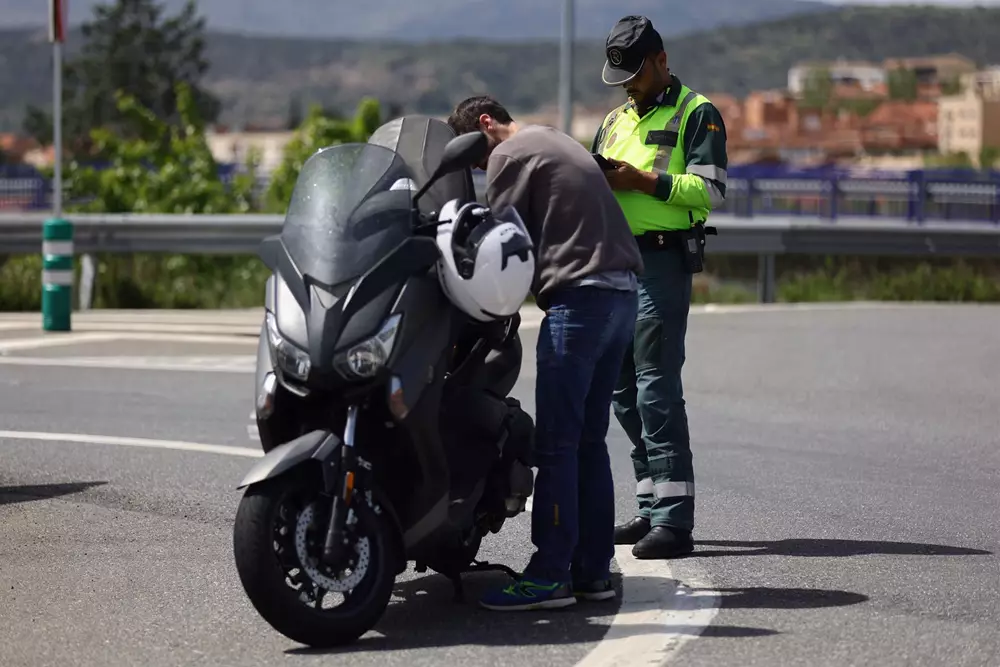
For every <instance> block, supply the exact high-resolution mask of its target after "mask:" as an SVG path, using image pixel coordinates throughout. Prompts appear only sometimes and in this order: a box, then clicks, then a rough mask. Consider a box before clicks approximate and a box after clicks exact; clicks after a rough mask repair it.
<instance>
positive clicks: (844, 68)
mask: <svg viewBox="0 0 1000 667" xmlns="http://www.w3.org/2000/svg"><path fill="white" fill-rule="evenodd" d="M817 70H822V71H827V72H829V74H830V82H831V83H833V84H834V85H843V86H847V87H858V88H860V89H861V90H873V89H875V88H877V87H878V86H880V85H885V82H886V74H885V68H883V67H882V66H881V65H879V64H876V63H870V62H866V61H851V60H845V59H840V60H834V61H832V62H822V61H812V62H804V63H798V64H797V65H795V66H794V67H792V68H791V69H790V70H788V91H789V92H790V93H792V94H793V95H795V96H796V97H798V96H800V95H802V93H803V92H804V91H805V88H806V84H807V83H808V81H809V76H810V74H811V73H812V72H814V71H817Z"/></svg>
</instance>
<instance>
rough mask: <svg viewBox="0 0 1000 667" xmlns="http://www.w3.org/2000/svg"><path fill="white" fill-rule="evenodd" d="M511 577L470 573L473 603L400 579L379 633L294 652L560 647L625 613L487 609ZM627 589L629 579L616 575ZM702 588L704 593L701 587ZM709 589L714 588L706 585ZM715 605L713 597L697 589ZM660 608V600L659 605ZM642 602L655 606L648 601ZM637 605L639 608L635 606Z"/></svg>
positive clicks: (441, 582)
mask: <svg viewBox="0 0 1000 667" xmlns="http://www.w3.org/2000/svg"><path fill="white" fill-rule="evenodd" d="M664 581H665V580H664V579H662V578H657V577H631V578H629V582H630V585H631V586H633V587H638V588H639V589H645V588H647V587H648V588H649V589H650V590H652V589H653V588H654V587H661V588H662V586H663V583H664ZM502 582H503V577H501V576H495V575H492V574H489V575H479V576H469V577H467V578H466V602H464V603H459V602H456V601H455V600H454V598H453V594H452V588H451V584H450V583H449V582H448V580H447V579H445V578H443V577H440V576H427V577H423V578H420V579H417V580H411V581H405V582H400V583H398V584H397V585H396V589H395V592H394V600H393V602H392V603H391V604H390V606H389V608H388V609H387V610H386V613H385V615H384V616H383V617H382V620H381V622H380V623H379V624H378V626H377V627H376V628H375V631H374V632H373V633H369V635H367V636H365V637H363V638H362V639H360V640H359V641H358V642H356V643H355V644H353V645H350V646H346V647H343V648H340V649H332V650H321V649H310V648H306V647H300V648H294V649H289V650H288V651H286V653H288V654H290V655H314V654H349V653H357V652H366V651H400V650H414V649H422V648H443V647H454V646H511V647H518V646H559V645H571V644H588V643H597V642H599V641H601V640H602V639H603V638H604V636H605V635H606V634H607V631H608V627H609V626H610V624H611V622H612V621H613V619H614V617H615V615H616V614H617V613H618V609H619V602H607V603H584V602H581V603H579V604H577V605H575V606H573V607H570V608H568V609H564V610H558V611H551V612H546V611H539V612H530V613H523V614H521V613H519V614H514V613H511V614H501V613H496V612H489V611H486V610H484V609H481V608H480V607H479V606H478V605H477V604H476V600H477V599H478V597H479V596H480V595H481V594H482V593H483V592H485V590H486V589H487V587H488V586H491V585H496V584H499V583H502ZM615 584H616V587H617V589H618V591H619V594H620V593H621V578H620V576H619V577H617V578H616V582H615ZM714 590H715V592H717V593H719V594H721V596H722V598H721V600H720V605H721V607H722V608H724V609H816V608H821V607H842V606H847V605H854V604H860V603H863V602H866V601H867V600H868V597H867V596H865V595H861V594H859V593H850V592H847V591H833V590H821V589H800V588H787V589H784V588H725V589H714ZM692 592H693V593H695V594H697V593H700V592H702V591H700V590H699V589H693V591H692ZM705 592H707V591H705ZM690 600H691V601H689V602H688V608H689V609H690V605H691V604H692V601H693V604H695V605H696V606H697V605H698V602H697V601H698V600H705V601H706V604H709V600H710V598H705V597H700V596H698V595H695V596H694V597H692V598H691V599H690ZM654 606H655V605H654ZM638 607H639V608H643V609H645V608H648V607H649V605H648V604H646V603H645V602H640V603H639V604H638ZM630 611H633V610H632V609H630ZM622 629H623V630H624V631H626V632H627V633H628V634H629V636H637V635H642V634H649V633H661V634H663V633H671V634H678V635H691V636H695V635H700V636H701V637H703V638H709V639H712V638H714V639H734V638H750V637H767V636H771V635H777V634H779V633H778V631H777V630H772V629H768V628H756V627H739V626H731V625H710V626H709V627H707V628H704V627H698V626H691V625H680V624H674V625H671V624H656V623H647V624H643V623H635V622H634V621H629V622H628V624H627V625H626V626H623V628H622Z"/></svg>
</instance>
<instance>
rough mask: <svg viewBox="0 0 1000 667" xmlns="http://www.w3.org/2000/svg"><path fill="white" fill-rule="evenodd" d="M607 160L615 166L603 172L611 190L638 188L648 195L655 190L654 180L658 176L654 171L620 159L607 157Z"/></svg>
mask: <svg viewBox="0 0 1000 667" xmlns="http://www.w3.org/2000/svg"><path fill="white" fill-rule="evenodd" d="M607 160H608V162H610V163H611V164H612V165H614V167H615V168H614V169H611V170H608V171H605V172H604V176H605V177H606V178H607V179H608V184H609V185H611V189H612V190H638V191H639V192H645V193H646V194H648V195H651V194H653V192H654V191H655V190H656V182H657V180H658V178H659V177H658V176H657V175H656V174H655V173H653V172H649V171H641V170H639V169H636V168H635V167H633V166H632V165H630V164H629V163H628V162H622V161H621V160H615V159H612V158H607Z"/></svg>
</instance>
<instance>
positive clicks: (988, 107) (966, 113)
mask: <svg viewBox="0 0 1000 667" xmlns="http://www.w3.org/2000/svg"><path fill="white" fill-rule="evenodd" d="M998 92H1000V91H997V90H991V89H990V88H989V87H984V88H978V87H976V86H969V87H968V88H966V89H965V90H963V91H962V92H961V93H960V94H958V95H948V96H945V97H942V98H941V99H939V100H938V152H940V153H941V154H942V155H954V154H957V153H965V154H966V155H968V156H969V159H970V160H971V161H972V163H973V164H975V165H977V166H979V164H980V157H981V155H982V153H983V149H985V148H993V149H1000V94H997V93H998Z"/></svg>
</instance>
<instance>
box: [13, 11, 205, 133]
mask: <svg viewBox="0 0 1000 667" xmlns="http://www.w3.org/2000/svg"><path fill="white" fill-rule="evenodd" d="M204 29H205V22H204V19H202V18H199V17H198V16H197V8H196V4H195V2H194V0H187V3H186V5H185V6H184V9H182V10H181V12H180V13H179V14H177V15H176V16H173V17H165V16H164V8H163V6H162V5H161V4H159V3H158V2H156V0H115V2H114V4H113V5H97V6H96V7H95V8H94V19H93V20H92V21H91V22H89V23H85V24H84V25H83V26H82V33H83V37H84V39H85V40H86V42H85V44H84V46H83V48H82V50H81V52H80V55H79V56H78V57H77V58H76V59H75V60H72V61H70V62H68V63H67V65H66V67H65V70H64V102H63V110H64V113H63V124H64V136H65V137H66V143H67V147H68V150H69V151H70V152H73V151H74V150H86V149H89V148H90V142H89V138H90V130H91V128H95V127H109V128H111V129H113V130H116V131H119V132H120V131H122V130H124V129H125V128H127V127H129V123H128V122H126V121H125V119H124V118H123V116H122V110H121V108H120V107H119V105H118V104H117V102H116V100H117V94H118V92H119V91H123V92H125V93H126V94H128V95H129V96H130V98H132V99H134V100H135V101H136V102H137V103H138V104H140V105H141V106H142V107H144V108H146V109H148V110H150V111H151V112H152V113H153V114H154V115H156V116H157V117H158V118H161V119H164V120H165V121H167V122H178V121H179V120H180V119H179V115H178V113H179V112H178V99H177V85H178V84H185V85H186V86H187V89H188V90H189V91H190V96H191V100H192V101H193V103H194V104H195V106H196V107H197V109H198V113H199V116H200V117H201V118H203V119H205V120H206V121H207V122H214V121H215V120H216V119H217V118H218V115H219V112H220V110H221V104H220V103H219V101H218V100H217V99H216V98H215V97H214V96H212V95H211V94H210V93H208V92H207V91H205V90H204V89H202V88H201V87H200V82H201V79H202V77H203V76H204V75H205V73H206V72H207V71H208V62H207V61H206V60H205V57H204V49H205V42H204V38H203V32H204ZM51 126H52V119H51V115H50V114H47V113H45V112H42V111H40V110H39V109H37V108H33V107H29V108H28V111H27V114H26V117H25V122H24V129H25V131H26V132H29V133H30V134H31V135H32V136H34V137H35V138H36V139H38V140H39V141H40V142H43V143H48V141H44V140H46V139H47V140H49V141H51Z"/></svg>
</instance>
